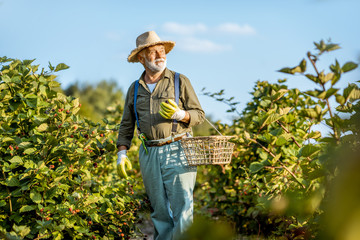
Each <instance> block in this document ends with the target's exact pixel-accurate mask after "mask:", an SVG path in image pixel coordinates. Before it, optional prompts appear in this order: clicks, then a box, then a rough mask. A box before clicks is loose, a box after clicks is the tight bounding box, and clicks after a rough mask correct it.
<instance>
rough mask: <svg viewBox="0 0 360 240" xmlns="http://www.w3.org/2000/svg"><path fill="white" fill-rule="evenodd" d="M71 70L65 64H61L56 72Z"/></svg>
mask: <svg viewBox="0 0 360 240" xmlns="http://www.w3.org/2000/svg"><path fill="white" fill-rule="evenodd" d="M68 68H70V67H69V66H68V65H66V64H65V63H59V64H58V65H57V66H56V68H55V72H58V71H61V70H65V69H68Z"/></svg>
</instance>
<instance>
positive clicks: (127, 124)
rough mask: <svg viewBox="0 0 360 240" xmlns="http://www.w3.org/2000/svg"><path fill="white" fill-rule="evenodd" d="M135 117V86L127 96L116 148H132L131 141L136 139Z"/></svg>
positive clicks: (132, 86) (130, 88) (131, 87)
mask: <svg viewBox="0 0 360 240" xmlns="http://www.w3.org/2000/svg"><path fill="white" fill-rule="evenodd" d="M135 121H136V119H135V116H134V84H132V85H131V86H130V87H129V90H128V92H127V94H126V98H125V105H124V111H123V116H122V119H121V123H120V129H119V136H118V140H117V142H116V146H117V147H119V146H122V145H123V146H126V147H127V149H129V148H130V145H131V140H132V138H133V137H134V129H135Z"/></svg>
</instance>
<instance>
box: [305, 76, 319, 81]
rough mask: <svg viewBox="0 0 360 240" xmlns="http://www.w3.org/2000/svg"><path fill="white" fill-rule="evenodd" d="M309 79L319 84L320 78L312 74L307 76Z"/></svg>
mask: <svg viewBox="0 0 360 240" xmlns="http://www.w3.org/2000/svg"><path fill="white" fill-rule="evenodd" d="M305 76H306V77H307V78H308V79H310V80H311V81H313V82H314V83H319V81H320V80H319V78H317V77H316V76H314V75H312V74H306V75H305Z"/></svg>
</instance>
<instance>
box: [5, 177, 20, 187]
mask: <svg viewBox="0 0 360 240" xmlns="http://www.w3.org/2000/svg"><path fill="white" fill-rule="evenodd" d="M6 185H7V186H9V187H17V186H19V185H20V182H19V180H18V179H17V177H16V176H12V177H10V178H7V179H6Z"/></svg>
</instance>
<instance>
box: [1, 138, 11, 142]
mask: <svg viewBox="0 0 360 240" xmlns="http://www.w3.org/2000/svg"><path fill="white" fill-rule="evenodd" d="M1 140H2V141H3V142H13V141H14V139H13V138H11V137H4V138H3V139H1Z"/></svg>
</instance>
